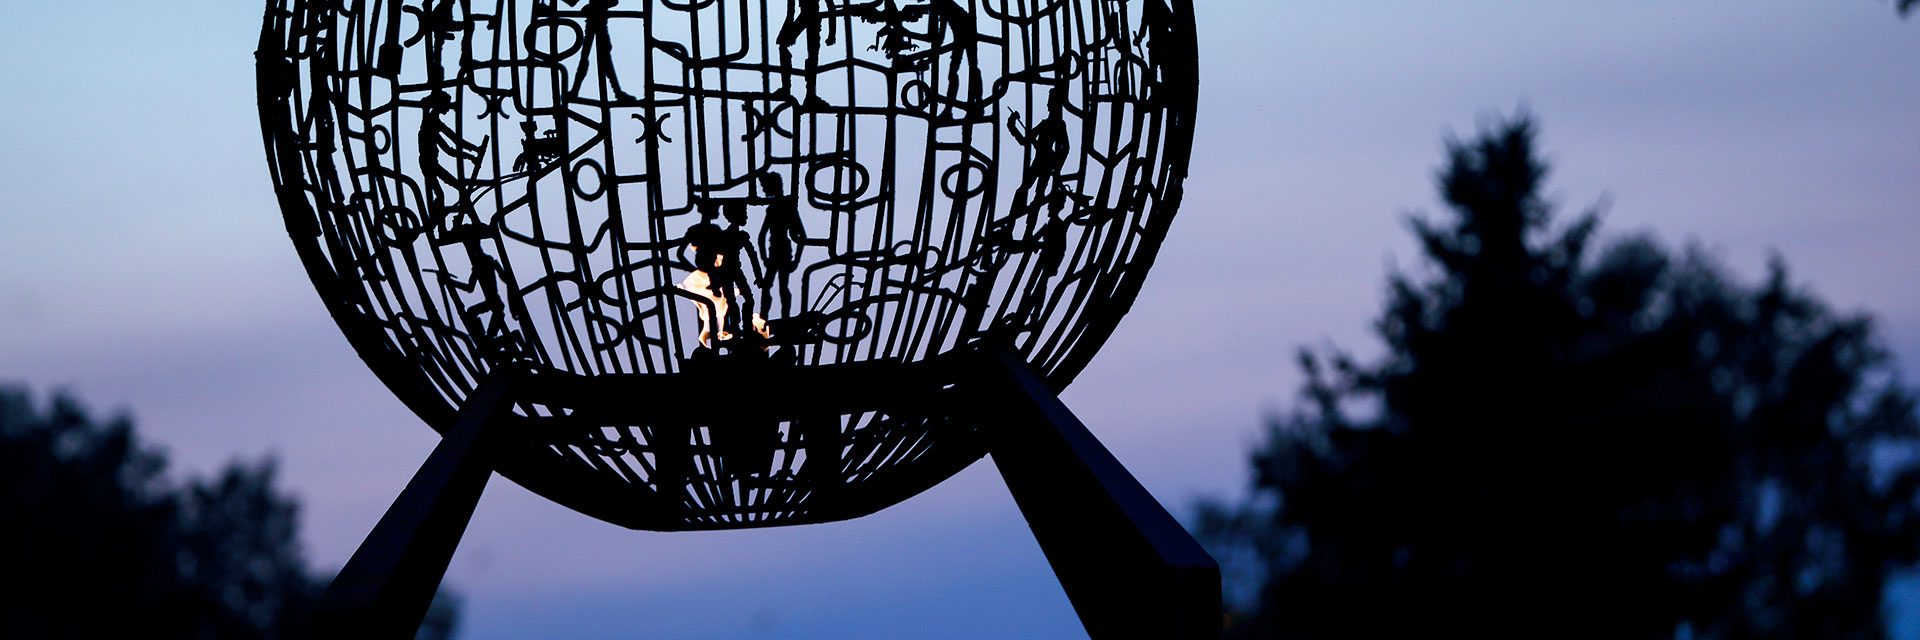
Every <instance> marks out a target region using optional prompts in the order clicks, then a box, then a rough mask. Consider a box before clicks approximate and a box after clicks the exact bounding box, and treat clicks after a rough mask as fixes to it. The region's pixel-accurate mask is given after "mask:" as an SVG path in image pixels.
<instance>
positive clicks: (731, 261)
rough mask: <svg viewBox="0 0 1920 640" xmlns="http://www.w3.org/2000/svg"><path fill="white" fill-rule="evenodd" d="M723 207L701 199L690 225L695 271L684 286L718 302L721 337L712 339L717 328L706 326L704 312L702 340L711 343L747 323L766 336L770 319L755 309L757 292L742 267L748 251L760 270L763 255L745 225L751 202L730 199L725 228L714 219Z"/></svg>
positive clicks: (689, 236)
mask: <svg viewBox="0 0 1920 640" xmlns="http://www.w3.org/2000/svg"><path fill="white" fill-rule="evenodd" d="M719 208H720V207H719V206H718V205H716V204H715V203H712V202H703V203H701V204H700V222H699V223H698V224H695V225H693V226H692V227H689V228H687V234H686V243H687V246H688V247H690V248H692V249H693V266H694V273H692V274H689V275H688V276H687V279H686V280H685V281H682V282H681V287H682V288H685V289H688V290H690V291H694V292H695V293H701V294H703V295H705V296H706V297H707V298H708V299H710V300H712V301H713V303H714V309H713V313H714V315H715V316H718V318H717V319H718V320H719V322H720V324H721V326H720V330H719V331H718V332H717V333H718V336H717V337H718V340H712V341H710V339H711V338H713V337H715V336H714V335H713V334H714V333H716V332H713V331H711V330H710V328H708V327H706V326H705V325H706V324H707V320H706V316H704V315H703V316H702V318H701V325H702V331H701V341H702V342H709V343H710V344H711V343H712V342H719V341H724V340H728V339H730V338H732V337H733V336H734V334H735V332H738V331H740V330H741V329H742V328H743V327H751V328H752V330H753V331H754V333H756V334H759V335H760V336H761V337H766V334H765V331H766V329H765V324H766V321H765V320H763V319H762V318H761V317H760V315H759V314H757V313H754V312H753V292H752V290H751V289H750V288H748V287H749V285H748V280H747V274H746V272H744V271H742V270H741V269H740V255H741V254H742V253H744V254H746V257H747V260H748V261H749V264H751V265H753V271H754V273H756V274H758V273H760V258H759V257H758V256H757V255H755V254H754V251H753V236H752V235H750V234H748V233H747V232H746V230H745V229H742V228H741V227H742V226H744V225H745V224H746V223H747V206H746V204H745V203H740V202H729V203H727V204H726V207H725V209H726V218H727V223H728V224H729V226H728V227H727V228H724V229H722V228H721V227H720V225H718V224H715V223H714V218H715V217H716V210H717V209H719ZM701 280H704V281H705V282H700V281H701ZM702 285H704V286H702ZM735 296H738V297H739V299H740V304H739V305H738V306H735V305H734V304H733V300H734V297H735ZM749 323H750V324H749Z"/></svg>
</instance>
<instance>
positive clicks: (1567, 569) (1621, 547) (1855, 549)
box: [1201, 116, 1920, 638]
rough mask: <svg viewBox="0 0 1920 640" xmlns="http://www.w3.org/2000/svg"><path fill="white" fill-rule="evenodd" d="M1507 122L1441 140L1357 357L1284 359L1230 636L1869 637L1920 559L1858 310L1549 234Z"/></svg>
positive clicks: (1529, 137) (1905, 464)
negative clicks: (1895, 582) (1378, 341)
mask: <svg viewBox="0 0 1920 640" xmlns="http://www.w3.org/2000/svg"><path fill="white" fill-rule="evenodd" d="M1533 132H1534V129H1533V125H1532V122H1531V120H1530V118H1528V117H1526V116H1520V117H1517V118H1514V119H1512V120H1509V121H1505V122H1500V123H1497V124H1496V125H1494V126H1491V127H1489V128H1488V129H1486V130H1484V131H1482V132H1481V134H1480V135H1479V136H1478V137H1476V138H1475V139H1473V140H1471V141H1458V140H1449V141H1448V144H1447V163H1446V166H1445V168H1444V169H1442V170H1441V171H1440V173H1439V179H1438V183H1439V188H1440V191H1441V195H1442V197H1443V199H1444V201H1445V202H1446V204H1447V208H1448V211H1447V213H1448V216H1446V217H1445V218H1443V219H1441V220H1428V219H1423V218H1415V219H1413V220H1412V221H1411V223H1412V227H1413V231H1414V233H1415V235H1416V236H1417V237H1418V239H1419V241H1420V244H1421V247H1422V248H1423V253H1424V256H1425V258H1426V260H1427V263H1428V267H1429V270H1428V273H1426V274H1424V275H1414V274H1397V275H1395V276H1393V277H1392V278H1391V280H1390V283H1389V295H1388V302H1387V305H1386V311H1385V313H1384V314H1383V316H1382V317H1381V318H1380V320H1379V322H1378V325H1377V330H1378V332H1379V334H1380V336H1381V338H1382V339H1383V340H1384V342H1385V345H1386V347H1387V355H1386V356H1385V357H1384V358H1383V359H1381V360H1380V361H1378V362H1373V363H1369V364H1362V363H1357V362H1355V361H1354V360H1353V359H1352V358H1350V357H1348V356H1345V355H1343V354H1340V353H1333V354H1331V355H1330V356H1329V355H1327V354H1322V353H1314V352H1310V351H1303V352H1302V355H1301V366H1302V367H1303V368H1304V370H1305V372H1306V373H1307V378H1308V381H1307V382H1306V384H1305V385H1304V389H1303V390H1302V397H1303V403H1302V405H1301V406H1299V407H1298V408H1297V409H1296V410H1294V411H1293V412H1292V413H1290V414H1288V415H1285V416H1282V417H1276V418H1274V419H1273V420H1271V421H1270V424H1269V425H1268V427H1267V429H1266V432H1265V435H1264V439H1263V441H1262V442H1261V443H1260V444H1259V445H1258V447H1257V448H1256V450H1255V451H1254V452H1253V455H1252V464H1253V471H1254V486H1253V497H1252V499H1251V500H1250V501H1249V502H1247V503H1245V504H1240V505H1221V504H1208V505H1202V509H1201V516H1202V521H1203V522H1202V529H1203V531H1204V532H1205V534H1206V535H1207V537H1210V538H1211V539H1212V540H1214V541H1215V542H1216V543H1217V545H1218V546H1219V547H1220V555H1222V556H1224V557H1227V558H1228V559H1229V564H1231V560H1232V559H1234V558H1241V559H1245V560H1248V561H1250V565H1251V567H1250V568H1251V571H1250V573H1251V574H1253V576H1254V580H1255V581H1256V583H1257V585H1258V586H1257V594H1255V597H1254V603H1253V606H1252V607H1250V608H1249V610H1245V611H1238V612H1234V613H1235V615H1234V620H1235V624H1234V629H1233V632H1232V633H1233V634H1234V635H1237V636H1240V637H1300V638H1335V637H1338V638H1350V637H1431V636H1442V635H1451V634H1470V635H1469V637H1472V636H1479V637H1489V636H1493V637H1513V636H1523V635H1525V636H1547V637H1558V636H1566V635H1574V636H1593V637H1609V638H1652V637H1674V636H1676V635H1690V636H1691V637H1696V638H1771V637H1795V638H1798V637H1821V638H1879V637H1884V631H1883V624H1882V620H1881V616H1882V614H1881V592H1882V590H1883V588H1884V585H1885V582H1886V579H1887V576H1888V574H1889V572H1890V571H1893V570H1895V569H1896V568H1902V567H1911V566H1913V564H1914V562H1915V560H1916V557H1915V556H1916V553H1917V552H1920V548H1917V547H1920V511H1917V510H1916V498H1920V457H1915V456H1912V455H1904V454H1911V453H1913V452H1915V451H1916V448H1915V445H1916V442H1920V423H1917V422H1916V418H1915V411H1914V409H1915V405H1914V400H1913V398H1912V396H1911V395H1910V394H1909V393H1908V392H1906V391H1905V390H1904V389H1903V388H1902V387H1901V386H1900V385H1899V382H1898V380H1897V377H1896V376H1895V375H1894V372H1893V371H1892V370H1891V366H1890V365H1889V364H1888V362H1887V360H1886V357H1885V355H1884V354H1883V352H1882V351H1881V350H1880V349H1879V348H1877V346H1876V341H1875V339H1874V337H1873V333H1872V330H1871V324H1870V323H1869V322H1868V319H1867V318H1866V317H1864V316H1849V315H1840V314H1836V313H1834V312H1832V311H1829V310H1828V309H1826V308H1825V307H1824V306H1822V305H1821V304H1820V303H1819V302H1818V301H1817V300H1816V299H1815V298H1814V297H1813V296H1812V295H1810V294H1808V293H1806V292H1804V291H1801V290H1799V289H1798V288H1796V287H1795V286H1793V285H1792V284H1791V283H1790V281H1789V279H1788V277H1787V275H1786V269H1785V267H1784V266H1783V264H1782V263H1781V262H1780V261H1779V260H1778V259H1776V260H1775V261H1774V262H1773V264H1772V267H1771V271H1770V273H1769V275H1768V277H1767V279H1766V280H1765V281H1764V282H1763V283H1761V284H1759V285H1757V286H1752V285H1744V284H1741V283H1739V282H1737V281H1736V280H1734V279H1733V278H1731V277H1729V276H1728V275H1727V274H1726V270H1725V269H1724V268H1722V267H1721V266H1719V265H1718V264H1717V263H1716V262H1715V261H1714V260H1713V259H1711V258H1710V257H1709V256H1707V255H1706V254H1705V253H1704V252H1703V251H1700V250H1698V249H1694V248H1689V249H1686V250H1684V251H1680V252H1673V251H1669V250H1667V249H1666V248H1664V247H1663V246H1661V245H1660V244H1659V243H1658V242H1656V241H1654V240H1653V239H1652V238H1651V237H1650V236H1647V235H1644V234H1642V235H1632V236H1627V237H1624V238H1621V239H1618V240H1615V241H1612V242H1608V243H1606V246H1605V247H1604V248H1603V249H1601V250H1598V251H1592V250H1590V249H1589V247H1590V245H1593V244H1595V243H1594V242H1593V240H1594V238H1595V235H1596V230H1597V228H1598V217H1597V214H1596V213H1594V212H1587V213H1585V214H1584V215H1581V216H1578V217H1576V218H1575V219H1574V220H1573V221H1572V222H1571V223H1570V224H1566V225H1564V226H1556V225H1555V224H1554V220H1553V212H1552V210H1551V207H1550V206H1549V205H1548V203H1547V202H1546V201H1545V200H1544V199H1542V198H1541V196H1540V192H1541V187H1542V182H1543V180H1544V178H1545V176H1546V173H1547V171H1546V167H1545V166H1544V164H1543V163H1542V162H1541V161H1540V160H1539V158H1538V157H1537V155H1536V154H1535V152H1534V149H1533Z"/></svg>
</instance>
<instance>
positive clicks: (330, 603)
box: [313, 373, 514, 639]
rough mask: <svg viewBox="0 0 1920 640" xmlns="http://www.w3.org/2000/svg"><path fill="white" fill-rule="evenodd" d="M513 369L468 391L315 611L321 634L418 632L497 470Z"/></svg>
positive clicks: (384, 635) (379, 635)
mask: <svg viewBox="0 0 1920 640" xmlns="http://www.w3.org/2000/svg"><path fill="white" fill-rule="evenodd" d="M513 377H514V376H513V375H512V374H506V373H495V374H493V375H492V376H490V377H489V378H488V379H487V380H486V381H484V382H482V383H481V384H480V387H479V388H477V389H475V390H474V392H473V394H472V395H470V396H468V397H467V402H466V405H465V406H464V407H463V408H462V409H461V411H460V415H459V417H458V418H456V419H455V420H454V423H453V426H452V427H450V428H448V429H447V431H446V433H445V434H443V435H442V437H441V439H440V444H439V445H438V446H436V447H434V449H433V453H432V454H431V455H429V456H427V461H426V463H425V464H422V465H420V470H419V471H417V472H415V473H414V474H413V480H412V481H410V482H408V483H407V488H406V489H405V490H403V491H401V492H400V497H399V498H398V499H395V500H394V501H393V506H391V507H388V508H387V513H386V515H384V516H381V517H380V523H379V524H376V525H374V527H373V532H372V533H369V534H367V539H366V541H365V542H362V543H360V548H359V549H358V550H356V551H354V552H353V558H352V559H350V560H348V561H347V565H346V566H345V567H343V568H341V569H340V575H338V576H336V577H335V578H334V579H333V584H331V585H328V586H327V592H326V594H325V595H324V596H321V599H320V605H319V606H318V607H317V608H316V609H315V611H314V614H313V616H314V617H313V625H314V631H315V637H320V638H379V639H384V638H412V637H414V634H415V633H416V632H417V631H418V630H419V628H420V621H421V619H422V618H423V617H424V616H425V615H426V613H427V605H429V604H431V603H432V602H433V594H434V592H436V591H438V590H439V588H440V579H441V578H442V577H444V576H445V575H446V573H447V563H448V562H449V561H450V560H452V559H453V551H454V548H455V547H458V546H459V545H460V536H461V534H463V533H465V532H466V530H467V521H468V520H469V519H471V518H472V517H473V509H474V506H475V505H477V504H478V503H479V502H480V493H481V491H482V490H484V489H486V488H487V479H488V478H489V477H490V476H492V475H493V464H492V460H490V459H489V455H488V453H489V450H490V448H491V447H493V446H494V443H495V441H497V440H499V439H500V437H501V432H502V431H504V429H503V428H502V426H503V425H502V423H504V422H506V420H504V418H506V417H507V409H508V407H509V404H510V403H509V401H508V394H509V391H510V389H509V387H511V386H512V384H511V383H512V380H513Z"/></svg>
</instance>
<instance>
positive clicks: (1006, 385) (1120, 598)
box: [980, 351, 1221, 640]
mask: <svg viewBox="0 0 1920 640" xmlns="http://www.w3.org/2000/svg"><path fill="white" fill-rule="evenodd" d="M987 360H988V362H987V363H985V367H984V368H985V369H986V371H985V372H984V373H985V379H986V381H987V385H986V388H985V389H983V391H984V392H985V394H986V395H983V396H981V397H980V403H981V405H982V406H983V407H985V408H984V409H983V417H984V418H986V419H992V418H993V417H994V416H1001V417H1010V418H1012V420H1011V421H1010V422H1008V423H1006V424H987V425H986V426H985V427H984V428H985V429H986V432H987V434H988V436H987V437H988V447H989V448H988V451H989V452H990V454H991V455H992V456H993V463H994V466H996V467H998V468H999V469H1000V475H1001V476H1002V477H1003V478H1005V479H1006V482H1007V489H1008V490H1010V491H1011V492H1012V493H1013V499H1014V502H1016V503H1018V504H1019V505H1020V513H1021V514H1022V515H1024V516H1025V517H1026V519H1027V525H1028V526H1029V527H1031V528H1032V529H1033V535H1034V537H1035V538H1038V539H1039V541H1040V549H1041V551H1043V552H1045V553H1046V556H1047V562H1048V564H1050V565H1052V566H1053V572H1054V574H1055V575H1057V576H1058V577H1059V578H1060V585H1061V587H1063V588H1064V589H1065V590H1066V592H1067V598H1068V599H1069V600H1071V601H1072V602H1073V608H1074V611H1075V612H1076V613H1078V614H1079V615H1080V622H1081V624H1083V625H1085V626H1086V628H1087V633H1088V634H1089V635H1091V636H1092V637H1093V638H1094V640H1108V639H1118V638H1183V639H1187V638H1191V639H1202V638H1207V639H1212V638H1219V637H1220V633H1221V613H1220V566H1219V565H1218V564H1215V563H1214V561H1213V558H1212V556H1209V555H1207V552H1206V550H1204V549H1202V548H1201V547H1200V543H1199V542H1197V541H1195V540H1194V539H1193V536H1192V535H1190V534H1188V533H1187V531H1186V529H1184V528H1182V527H1181V526H1180V523H1179V522H1177V521H1175V520H1174V518H1173V516H1172V515H1171V514H1168V513H1167V510H1166V509H1165V508H1163V507H1161V506H1160V503H1159V502H1157V501H1155V500H1154V499H1153V495H1152V494H1149V493H1147V490H1146V488H1145V487H1142V486H1140V483H1139V481H1137V480H1134V478H1133V475H1132V474H1130V473H1128V472H1127V470H1126V468H1125V467H1123V466H1121V465H1120V461H1118V460H1115V459H1114V458H1113V454H1111V453H1108V452H1107V448H1106V447H1105V446H1102V445H1101V444H1100V441H1099V440H1096V439H1094V437H1093V434H1092V433H1090V432H1088V431H1087V428H1086V426H1085V425H1083V424H1081V423H1080V420H1079V419H1078V418H1075V417H1074V416H1073V413H1072V412H1071V411H1068V410H1067V407H1066V405H1064V404H1061V402H1060V399H1059V397H1058V396H1055V395H1054V393H1053V391H1052V390H1051V389H1049V388H1047V385H1046V383H1045V382H1044V381H1042V380H1041V379H1040V377H1039V376H1037V375H1034V373H1033V371H1032V370H1030V369H1029V368H1028V367H1027V364H1026V361H1025V360H1024V359H1022V358H1021V357H1020V356H1019V355H1018V354H1015V353H1012V352H1008V351H999V352H994V353H991V354H988V355H987Z"/></svg>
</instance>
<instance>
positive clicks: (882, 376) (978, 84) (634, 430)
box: [258, 0, 1194, 530]
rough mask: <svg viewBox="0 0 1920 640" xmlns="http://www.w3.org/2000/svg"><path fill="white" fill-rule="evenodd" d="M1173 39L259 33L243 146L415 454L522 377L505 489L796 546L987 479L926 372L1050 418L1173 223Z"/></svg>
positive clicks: (753, 12) (656, 28)
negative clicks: (827, 524) (507, 376)
mask: <svg viewBox="0 0 1920 640" xmlns="http://www.w3.org/2000/svg"><path fill="white" fill-rule="evenodd" d="M1187 5H1188V3H1187V2H1183V1H1176V2H1174V3H1173V6H1171V7H1170V6H1168V5H1167V4H1165V2H1164V0H687V1H685V2H679V1H674V0H624V1H622V0H420V1H416V0H407V1H405V2H401V1H396V0H356V1H352V2H348V1H343V0H326V1H320V0H276V1H275V2H274V3H273V5H272V6H270V9H269V13H268V16H267V25H266V29H265V31H264V33H263V36H262V42H261V48H260V51H259V54H258V55H259V57H260V86H261V105H260V106H261V114H262V125H263V127H264V130H265V134H266V142H267V145H268V155H269V158H270V161H271V163H272V166H273V173H274V179H275V182H276V184H277V185H278V189H279V190H278V193H279V198H280V203H281V207H282V210H283V214H284V216H285V218H286V222H287V226H288V229H289V231H290V233H291V235H292V236H293V238H294V241H295V244H296V245H297V246H298V248H299V250H300V253H301V256H302V259H303V260H304V262H305V263H306V266H307V268H308V270H309V273H310V275H311V277H312V279H313V281H314V284H315V286H316V287H318V289H319V290H320V292H321V295H322V297H323V298H324V299H325V300H326V302H327V304H328V305H329V307H330V310H331V312H332V313H333V315H334V317H335V319H336V320H337V321H338V323H339V325H340V327H341V328H342V330H343V331H344V332H345V333H346V335H347V336H348V338H349V340H350V341H351V342H352V344H353V346H354V347H355V349H357V350H358V351H359V352H360V354H361V355H362V357H363V358H364V359H365V360H366V361H367V362H368V364H369V365H370V366H371V367H372V368H373V369H374V370H375V371H376V372H377V373H378V374H379V375H380V377H381V378H382V380H383V381H384V382H385V383H386V384H387V385H388V387H390V388H391V389H392V390H393V391H394V392H395V393H396V394H398V395H399V396H400V397H401V398H402V399H403V400H405V401H406V402H407V404H408V405H409V406H410V407H411V408H412V409H413V410H414V411H415V412H417V413H418V414H419V415H420V416H421V417H422V418H423V419H425V420H426V421H427V422H428V423H429V424H430V425H432V426H434V427H435V428H436V429H440V430H443V431H444V430H445V429H446V428H447V425H449V424H450V423H451V422H452V421H453V419H454V416H455V415H456V414H457V413H458V412H459V411H460V408H461V407H462V406H463V405H464V404H466V403H467V402H468V401H469V399H470V397H471V396H472V395H473V394H474V393H475V390H476V388H477V387H478V386H479V385H480V384H481V382H482V381H483V380H484V379H486V378H487V376H489V375H490V374H492V373H495V372H500V371H521V372H527V373H529V374H530V375H533V376H534V377H536V378H538V379H541V380H543V381H545V388H549V389H553V390H554V392H553V393H551V394H548V395H547V396H544V397H536V398H533V399H523V400H516V401H515V402H514V403H513V412H514V413H515V414H516V415H518V416H520V417H521V422H522V426H521V427H520V428H519V437H520V438H521V440H520V442H521V443H522V444H520V445H518V446H517V447H516V448H514V449H512V450H511V451H510V452H508V453H506V454H504V457H503V460H502V461H501V462H500V463H499V467H500V469H501V471H502V473H503V474H505V475H506V476H507V477H508V478H510V479H513V480H514V481H516V482H518V483H520V484H522V485H524V486H527V487H528V488H530V489H532V490H534V491H536V492H538V493H540V494H542V495H545V496H547V497H549V498H551V499H554V500H556V501H559V502H561V503H563V504H567V505H569V506H571V507H573V508H575V509H578V510H581V511H583V512H585V513H588V514H591V515H594V516H596V517H600V518H603V519H606V520H609V521H612V522H615V523H618V524H622V525H626V526H630V527H636V528H646V529H657V530H681V529H712V528H732V527H752V526H767V525H776V524H795V523H805V522H819V521H825V520H833V519H840V518H847V517H853V516H857V515H862V514H865V513H869V512H871V511H874V510H876V509H879V508H882V507H885V506H887V505H889V504H892V503H894V502H897V501H899V500H902V499H905V498H906V497H909V496H911V495H913V494H914V493H917V492H919V491H921V490H924V489H925V488H926V487H929V486H932V485H933V484H935V483H937V482H939V481H940V480H942V479H944V478H946V477H948V476H950V475H951V474H953V473H954V472H957V471H958V470H960V469H961V468H964V467H965V466H966V465H967V464H970V463H971V462H973V461H974V460H977V459H978V458H980V457H981V455H983V452H984V448H983V445H982V444H981V442H980V441H979V439H978V438H976V437H974V435H973V434H974V431H975V430H976V428H977V426H978V425H976V424H973V423H972V422H973V421H971V420H968V419H966V417H965V416H964V415H962V414H961V412H959V411H958V410H957V409H955V408H954V407H952V406H950V405H943V404H942V403H940V402H933V401H927V400H926V399H927V398H936V397H938V393H939V390H940V389H942V388H945V387H947V386H949V385H948V384H947V382H945V379H944V378H943V377H942V376H943V375H946V374H945V373H943V371H944V370H943V369H942V368H941V367H940V363H941V362H942V361H943V358H945V357H946V356H947V355H948V354H953V353H956V352H960V351H963V350H966V349H969V348H971V347H972V346H974V345H978V344H994V345H1005V346H1009V347H1012V348H1014V349H1016V350H1017V352H1018V353H1019V354H1021V355H1022V356H1024V357H1025V359H1026V360H1027V362H1028V363H1029V364H1030V365H1031V366H1032V367H1033V369H1034V370H1035V371H1037V372H1040V373H1042V374H1043V375H1045V376H1046V379H1047V381H1048V383H1049V384H1050V385H1051V386H1053V387H1054V388H1055V389H1058V388H1060V387H1063V386H1064V385H1066V384H1067V382H1068V381H1069V380H1071V378H1072V377H1073V376H1074V375H1075V374H1076V373H1077V372H1078V371H1079V370H1080V369H1081V368H1082V367H1083V366H1084V365H1085V364H1086V362H1087V361H1088V359H1089V358H1090V357H1091V356H1092V354H1093V352H1094V351H1095V350H1096V349H1097V348H1098V347H1099V346H1100V344H1101V342H1103V341H1104V340H1105V339H1106V337H1107V336H1108V335H1109V334H1110V333H1111V331H1112V329H1113V327H1114V325H1115V323H1117V322H1118V320H1119V318H1120V316H1121V315H1122V314H1123V313H1124V312H1125V311H1126V309H1127V307H1128V306H1129V305H1130V304H1131V302H1132V299H1133V297H1134V295H1135V293H1136V292H1137V290H1138V288H1139V286H1140V283H1141V280H1142V277H1143V276H1144V274H1145V272H1146V269H1147V267H1148V266H1149V264H1150V263H1151V262H1152V260H1153V257H1154V254H1155V252H1156V250H1157V249H1158V246H1159V244H1160V241H1161V238H1162V236H1163V234H1164V232H1165V229H1166V227H1167V225H1168V223H1169V222H1170V220H1171V218H1172V216H1173V214H1174V210H1175V208H1176V205H1177V204H1178V202H1179V199H1180V193H1181V183H1182V180H1183V179H1184V174H1185V171H1186V162H1187V155H1188V150H1189V145H1190V142H1191V138H1192V117H1193V106H1194V105H1193V93H1192V86H1193V83H1194V77H1193V73H1194V71H1193V69H1194V67H1193V58H1194V52H1193V51H1192V41H1191V28H1192V26H1191V16H1190V11H1189V7H1188V6H1187ZM890 385H891V386H890ZM908 387H911V388H908ZM796 389H804V390H806V393H798V392H797V391H795V390H796ZM916 394H919V395H916Z"/></svg>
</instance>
